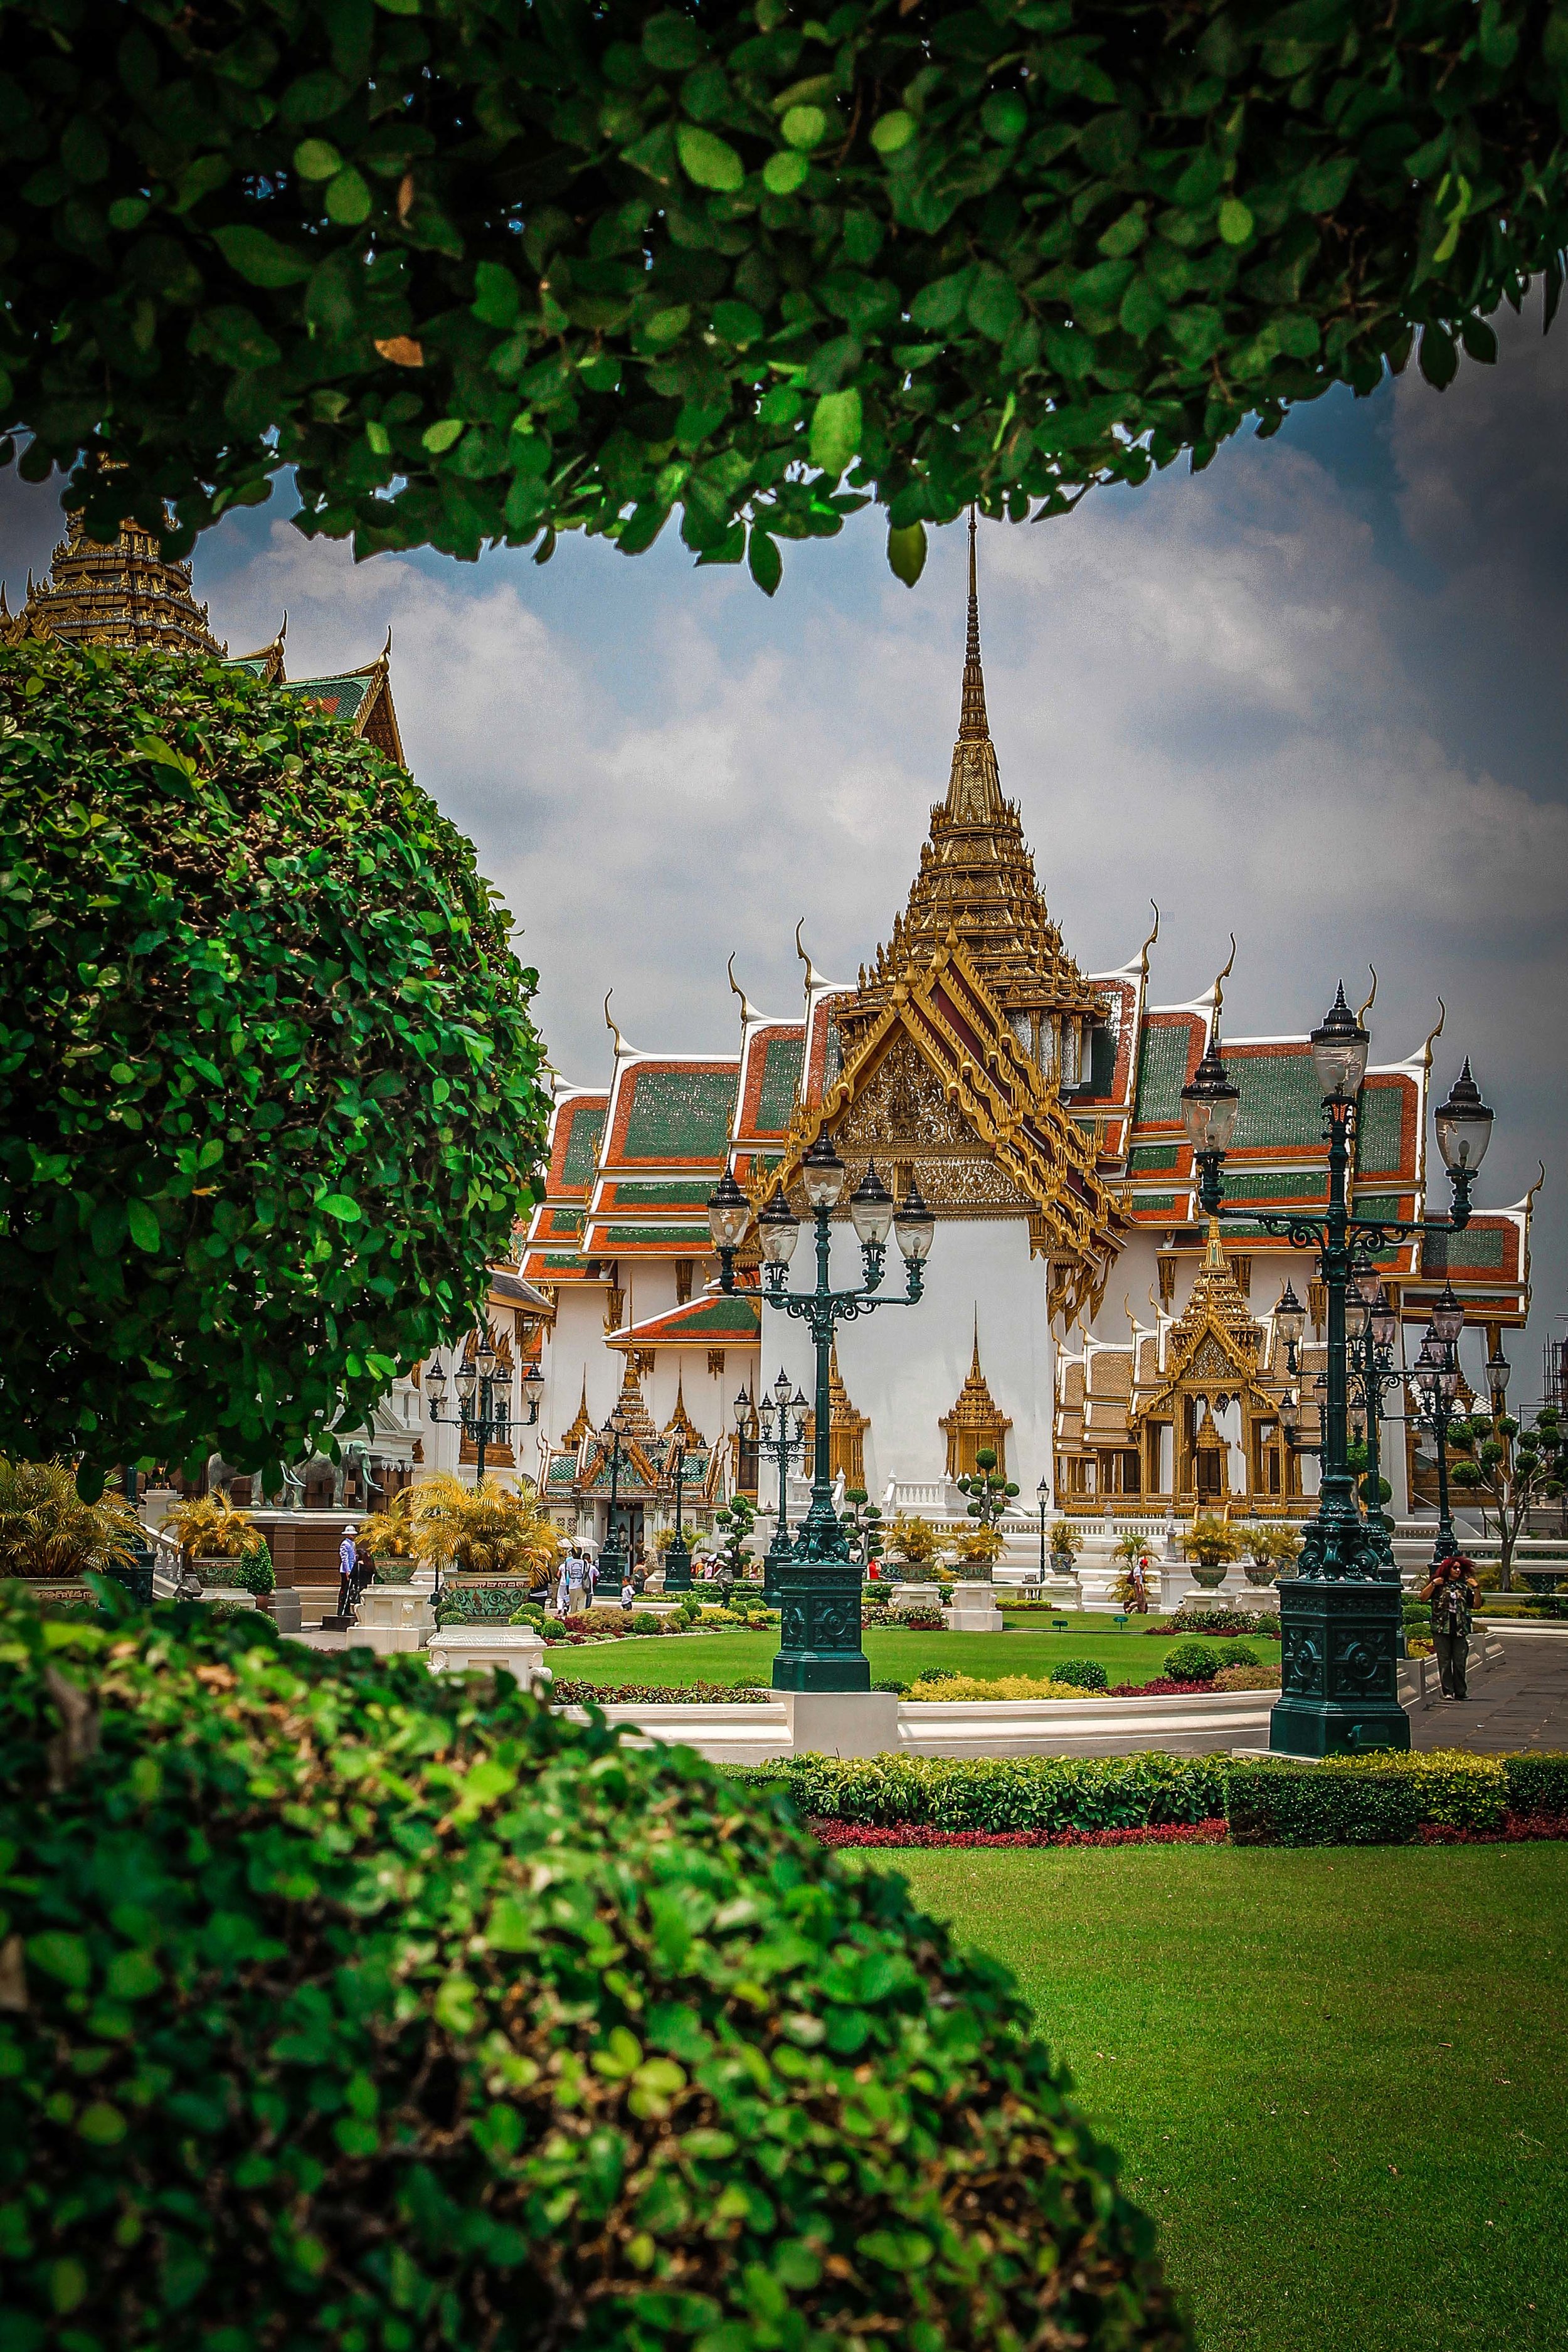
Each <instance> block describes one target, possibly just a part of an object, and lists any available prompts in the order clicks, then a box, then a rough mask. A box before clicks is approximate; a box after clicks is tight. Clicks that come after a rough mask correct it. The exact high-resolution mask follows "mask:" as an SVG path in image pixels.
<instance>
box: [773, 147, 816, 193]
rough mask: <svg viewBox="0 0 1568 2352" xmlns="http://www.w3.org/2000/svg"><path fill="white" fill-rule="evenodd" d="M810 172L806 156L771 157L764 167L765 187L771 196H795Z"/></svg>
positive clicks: (786, 155)
mask: <svg viewBox="0 0 1568 2352" xmlns="http://www.w3.org/2000/svg"><path fill="white" fill-rule="evenodd" d="M810 170H811V165H810V164H809V163H807V161H806V159H805V156H804V155H793V154H785V155H770V156H769V157H768V160H767V162H766V163H764V164H763V187H764V188H766V190H767V192H768V194H769V195H771V196H793V195H794V194H795V190H796V189H797V188H798V187H801V186H802V185H804V184H805V178H806V174H807V173H809V172H810Z"/></svg>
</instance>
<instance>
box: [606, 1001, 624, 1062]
mask: <svg viewBox="0 0 1568 2352" xmlns="http://www.w3.org/2000/svg"><path fill="white" fill-rule="evenodd" d="M614 994H615V990H614V989H613V988H606V989H605V1028H606V1029H607V1030H608V1031H609V1033H610V1034H611V1036H612V1037H613V1038H614V1039H615V1041H616V1053H617V1054H618V1053H619V1052H620V1051H621V1047H622V1044H623V1042H624V1041H623V1039H622V1036H621V1033H620V1031H619V1030H618V1029H617V1028H616V1024H615V1020H614V1017H613V1016H612V1014H611V1012H610V999H611V997H612V996H614Z"/></svg>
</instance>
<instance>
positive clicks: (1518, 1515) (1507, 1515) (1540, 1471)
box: [1448, 1404, 1568, 1592]
mask: <svg viewBox="0 0 1568 2352" xmlns="http://www.w3.org/2000/svg"><path fill="white" fill-rule="evenodd" d="M1448 1443H1449V1444H1450V1445H1451V1446H1452V1448H1453V1450H1454V1452H1455V1453H1456V1454H1462V1455H1463V1456H1464V1457H1465V1458H1464V1459H1463V1460H1462V1461H1458V1462H1456V1463H1455V1464H1454V1465H1453V1468H1452V1469H1451V1470H1450V1471H1449V1473H1448V1478H1449V1482H1450V1484H1451V1485H1453V1486H1456V1487H1458V1489H1459V1491H1460V1492H1461V1493H1462V1494H1464V1495H1467V1496H1475V1497H1477V1498H1478V1499H1479V1501H1480V1502H1481V1503H1482V1505H1483V1506H1484V1505H1485V1504H1487V1503H1489V1504H1490V1505H1491V1507H1492V1508H1493V1509H1494V1510H1495V1511H1496V1513H1497V1523H1498V1536H1499V1538H1500V1545H1501V1551H1502V1559H1501V1563H1500V1572H1499V1577H1498V1582H1499V1585H1500V1588H1501V1590H1502V1591H1504V1592H1507V1591H1510V1590H1511V1589H1512V1583H1513V1556H1514V1552H1515V1550H1516V1549H1517V1547H1518V1544H1519V1539H1520V1537H1521V1535H1527V1534H1528V1533H1529V1531H1530V1515H1531V1511H1532V1510H1540V1509H1541V1508H1542V1507H1543V1506H1544V1505H1545V1504H1547V1503H1555V1502H1557V1501H1558V1500H1559V1499H1560V1498H1561V1496H1562V1494H1563V1469H1564V1461H1563V1456H1564V1454H1565V1453H1568V1436H1564V1433H1563V1428H1562V1424H1561V1422H1560V1419H1559V1416H1558V1412H1557V1407H1556V1406H1555V1405H1553V1404H1543V1405H1542V1408H1541V1410H1540V1412H1538V1413H1537V1414H1536V1416H1535V1419H1534V1421H1533V1422H1532V1423H1529V1424H1525V1423H1521V1422H1518V1421H1516V1420H1515V1419H1514V1417H1513V1415H1512V1413H1510V1412H1501V1413H1499V1414H1497V1415H1496V1417H1495V1418H1494V1417H1493V1416H1492V1414H1490V1413H1489V1412H1477V1413H1473V1414H1472V1415H1471V1416H1470V1417H1469V1418H1468V1420H1465V1419H1460V1420H1458V1421H1453V1422H1450V1423H1449V1424H1448Z"/></svg>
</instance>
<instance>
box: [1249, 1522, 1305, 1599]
mask: <svg viewBox="0 0 1568 2352" xmlns="http://www.w3.org/2000/svg"><path fill="white" fill-rule="evenodd" d="M1300 1549H1301V1538H1300V1536H1299V1535H1298V1534H1297V1532H1296V1530H1295V1528H1253V1530H1252V1532H1251V1534H1250V1535H1249V1536H1248V1538H1247V1553H1248V1557H1247V1559H1246V1560H1245V1561H1244V1562H1243V1564H1242V1573H1243V1574H1244V1575H1245V1577H1246V1579H1247V1582H1248V1584H1255V1585H1259V1586H1261V1585H1268V1584H1277V1583H1278V1582H1279V1579H1280V1577H1281V1576H1282V1575H1283V1574H1284V1572H1285V1570H1286V1569H1288V1568H1289V1565H1290V1563H1291V1561H1292V1560H1293V1559H1295V1557H1296V1555H1297V1553H1298V1552H1299V1551H1300Z"/></svg>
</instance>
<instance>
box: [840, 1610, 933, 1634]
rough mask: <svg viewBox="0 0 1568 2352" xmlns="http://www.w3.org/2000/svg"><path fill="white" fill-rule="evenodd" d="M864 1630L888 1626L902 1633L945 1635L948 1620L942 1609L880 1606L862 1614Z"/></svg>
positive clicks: (861, 1619)
mask: <svg viewBox="0 0 1568 2352" xmlns="http://www.w3.org/2000/svg"><path fill="white" fill-rule="evenodd" d="M860 1623H861V1626H862V1628H865V1627H867V1626H869V1625H888V1626H891V1627H892V1628H893V1629H894V1630H895V1631H896V1632H898V1633H946V1631H947V1620H946V1618H945V1617H944V1616H943V1615H942V1611H941V1610H940V1609H886V1608H883V1607H882V1606H880V1604H879V1605H878V1606H876V1607H875V1608H870V1609H862V1610H861V1612H860Z"/></svg>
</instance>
